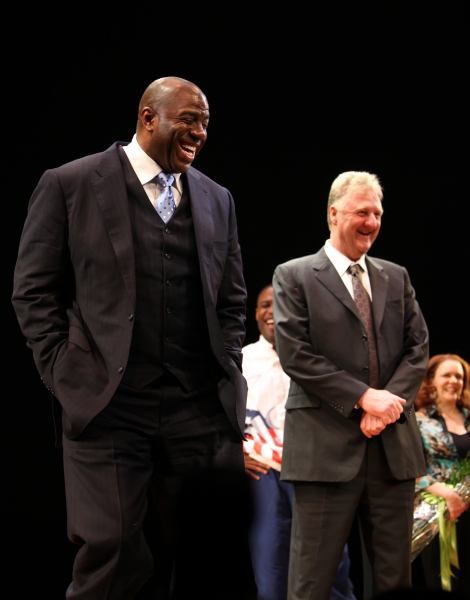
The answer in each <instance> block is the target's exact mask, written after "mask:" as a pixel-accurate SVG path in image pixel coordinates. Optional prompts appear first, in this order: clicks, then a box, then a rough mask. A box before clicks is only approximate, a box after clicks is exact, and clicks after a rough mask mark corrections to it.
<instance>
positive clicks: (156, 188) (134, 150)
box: [122, 135, 183, 208]
mask: <svg viewBox="0 0 470 600" xmlns="http://www.w3.org/2000/svg"><path fill="white" fill-rule="evenodd" d="M122 149H123V150H124V152H125V153H126V154H127V158H128V159H129V162H130V163H131V166H132V168H133V169H134V171H135V174H136V175H137V177H138V179H139V181H140V183H141V184H142V185H143V187H144V190H145V192H146V194H147V196H148V197H149V200H150V202H151V203H152V205H153V207H154V208H156V205H157V198H158V196H159V195H160V192H161V191H162V190H163V187H162V186H161V185H160V184H159V183H156V182H155V181H153V179H155V177H156V176H157V175H158V174H159V173H161V172H162V171H163V169H162V168H161V167H160V165H158V164H157V163H156V162H155V161H154V160H153V159H152V158H150V156H149V155H148V154H146V153H145V152H144V151H143V150H142V148H141V147H140V146H139V142H138V141H137V137H136V136H135V135H134V137H133V138H132V142H131V143H130V144H128V145H127V146H123V147H122ZM170 175H173V177H174V178H175V181H174V182H173V184H172V186H171V187H172V188H173V197H174V199H175V204H176V206H178V204H179V203H180V200H181V195H182V193H183V182H182V181H181V173H170Z"/></svg>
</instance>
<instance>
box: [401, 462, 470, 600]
mask: <svg viewBox="0 0 470 600" xmlns="http://www.w3.org/2000/svg"><path fill="white" fill-rule="evenodd" d="M446 483H447V485H449V486H450V487H452V488H453V490H454V492H456V493H457V494H458V495H459V496H460V497H461V498H462V500H463V501H464V502H465V504H466V505H467V506H470V459H469V458H464V459H462V460H460V461H458V462H457V463H456V464H455V465H454V467H453V469H452V471H451V473H450V476H449V480H448V481H447V482H446ZM421 497H422V499H421V501H420V502H419V503H418V505H417V506H416V508H415V510H414V513H413V533H412V538H411V560H414V559H415V558H416V557H417V556H418V554H419V553H420V552H421V550H423V548H424V547H425V546H427V545H428V544H429V542H430V541H431V540H432V539H433V538H434V536H435V535H437V534H438V533H439V541H440V551H441V580H442V587H443V589H448V590H450V577H451V576H452V571H451V569H450V565H453V566H455V567H457V568H458V567H459V563H458V558H457V539H456V532H455V521H450V519H449V511H448V509H447V505H446V502H445V500H444V498H441V497H438V496H434V495H433V494H430V493H428V492H422V493H421Z"/></svg>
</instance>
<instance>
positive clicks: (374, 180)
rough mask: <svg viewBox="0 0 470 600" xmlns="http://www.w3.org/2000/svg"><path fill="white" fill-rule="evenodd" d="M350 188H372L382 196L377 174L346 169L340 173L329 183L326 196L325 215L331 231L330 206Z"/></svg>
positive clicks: (339, 202)
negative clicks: (329, 186)
mask: <svg viewBox="0 0 470 600" xmlns="http://www.w3.org/2000/svg"><path fill="white" fill-rule="evenodd" d="M351 188H362V189H368V190H372V191H373V192H375V193H376V194H377V196H378V197H379V199H380V200H382V198H383V192H382V187H381V185H380V182H379V178H378V177H377V175H373V174H372V173H367V171H346V172H345V173H341V175H338V177H337V178H336V179H335V180H334V181H333V183H332V184H331V189H330V195H329V196H328V206H327V209H326V210H327V215H326V218H327V220H328V228H329V229H330V231H331V217H330V206H338V204H341V201H342V199H343V198H344V196H345V195H346V194H347V193H348V191H349V190H350V189H351Z"/></svg>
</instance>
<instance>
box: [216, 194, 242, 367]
mask: <svg viewBox="0 0 470 600" xmlns="http://www.w3.org/2000/svg"><path fill="white" fill-rule="evenodd" d="M227 194H228V196H229V202H230V213H229V237H228V252H227V259H226V262H225V268H224V273H223V276H222V281H221V284H220V288H219V292H218V296H217V318H218V320H219V323H220V327H221V329H222V336H223V339H224V344H225V348H226V350H227V353H228V355H229V356H230V357H231V358H232V359H233V360H234V362H235V364H236V365H237V367H238V368H239V369H240V371H241V365H242V346H243V341H244V339H245V318H246V287H245V281H244V279H243V264H242V258H241V252H240V245H239V243H238V233H237V219H236V216H235V206H234V202H233V198H232V196H231V194H230V192H228V191H227Z"/></svg>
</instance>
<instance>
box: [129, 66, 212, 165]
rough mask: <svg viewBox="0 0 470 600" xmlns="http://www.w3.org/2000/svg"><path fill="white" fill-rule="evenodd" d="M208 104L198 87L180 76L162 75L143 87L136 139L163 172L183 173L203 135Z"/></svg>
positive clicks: (206, 121)
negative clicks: (144, 88) (146, 86)
mask: <svg viewBox="0 0 470 600" xmlns="http://www.w3.org/2000/svg"><path fill="white" fill-rule="evenodd" d="M208 124H209V104H208V103H207V98H206V96H205V95H204V94H203V93H202V91H201V90H200V89H199V88H198V87H197V85H195V84H194V83H191V82H190V81H187V80H186V79H181V77H162V78H161V79H156V80H155V81H153V82H152V83H151V84H150V85H149V86H148V88H147V89H146V90H145V92H144V94H143V96H142V98H141V100H140V103H139V114H138V121H137V141H138V143H139V145H140V147H141V148H142V149H143V150H144V152H146V153H147V154H148V155H149V156H150V157H151V158H152V159H153V160H154V161H155V162H156V163H157V164H158V165H159V166H160V167H161V168H162V169H163V170H164V171H165V172H167V173H185V172H186V171H187V170H188V169H189V167H190V166H191V163H192V162H193V160H194V158H195V157H196V155H197V154H198V152H199V151H200V150H201V148H202V146H203V145H204V143H205V141H206V138H207V126H208Z"/></svg>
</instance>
